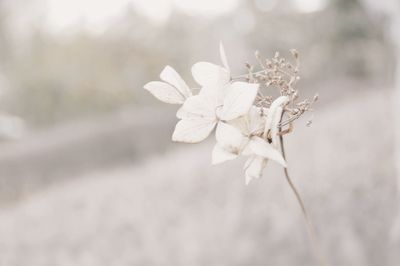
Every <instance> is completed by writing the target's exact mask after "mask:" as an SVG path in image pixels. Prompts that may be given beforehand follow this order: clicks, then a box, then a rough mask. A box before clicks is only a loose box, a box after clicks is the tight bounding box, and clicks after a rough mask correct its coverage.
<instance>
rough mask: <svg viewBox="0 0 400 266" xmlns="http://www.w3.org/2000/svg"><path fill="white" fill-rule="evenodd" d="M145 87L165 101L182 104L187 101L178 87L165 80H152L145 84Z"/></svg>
mask: <svg viewBox="0 0 400 266" xmlns="http://www.w3.org/2000/svg"><path fill="white" fill-rule="evenodd" d="M144 89H146V90H148V91H149V92H150V93H151V94H153V96H154V97H156V98H157V99H159V100H160V101H162V102H165V103H170V104H182V103H183V102H184V101H185V98H184V96H183V95H182V94H181V93H180V92H179V91H177V89H176V88H174V87H173V86H171V85H169V84H168V83H165V82H161V81H151V82H149V83H147V84H146V85H144Z"/></svg>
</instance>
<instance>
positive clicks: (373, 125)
mask: <svg viewBox="0 0 400 266" xmlns="http://www.w3.org/2000/svg"><path fill="white" fill-rule="evenodd" d="M377 2H378V1H374V0H283V1H282V0H281V1H278V0H249V1H245V0H219V1H212V0H201V1H200V0H198V1H196V0H146V1H141V0H114V1H107V0H47V1H45V0H16V1H15V0H2V1H1V2H0V90H1V96H0V110H1V117H0V137H1V142H0V265H1V266H3V265H5V266H9V265H11V266H13V265H30V266H36V265H40V266H42V265H51V266H54V265H82V266H89V265H96V266H97V265H122V266H123V265H141V266H142V265H143V266H146V265H163V266H164V265H174V266H176V265H185V266H188V265H196V266H197V265H218V266H220V265H272V266H278V265H315V264H314V263H315V261H314V260H313V257H312V256H311V253H310V246H309V241H308V238H307V234H306V230H305V227H304V222H303V220H302V217H301V213H300V210H299V207H298V205H297V203H296V201H295V198H294V196H293V194H292V192H291V191H290V189H289V187H288V185H287V184H286V183H285V180H284V175H283V172H282V169H280V168H279V167H278V166H277V165H274V164H272V163H271V164H270V165H268V167H267V169H266V171H265V173H264V178H263V179H261V180H257V181H255V182H253V183H251V184H250V185H249V186H245V185H244V177H243V173H242V165H243V161H232V162H228V163H226V164H223V165H220V166H211V165H210V156H211V149H212V140H209V141H206V142H204V143H202V144H197V145H182V144H174V143H171V140H170V136H171V133H172V130H173V127H174V123H175V122H176V120H177V119H176V118H175V111H176V107H174V106H166V105H163V104H160V103H158V101H157V100H155V99H154V98H152V97H151V96H150V95H149V94H148V93H147V92H146V91H144V90H143V89H142V86H143V84H145V83H146V82H147V81H150V80H154V79H157V76H158V74H159V72H160V71H161V70H162V68H163V67H164V66H165V65H167V64H170V65H172V66H173V67H174V68H176V69H177V70H178V71H179V72H180V73H181V74H182V76H183V77H184V78H185V80H187V82H188V83H189V84H191V85H193V86H194V85H195V83H194V81H193V79H192V78H191V76H190V67H191V65H192V64H193V63H195V62H197V61H200V60H204V61H211V62H215V63H219V58H218V44H219V41H220V40H221V41H222V42H223V43H224V44H225V48H226V52H227V54H228V58H229V61H230V65H231V66H232V68H233V72H234V73H236V74H242V73H243V72H244V62H246V61H250V62H254V59H253V53H254V51H255V50H259V51H260V52H261V54H262V55H264V56H272V55H273V54H274V52H275V51H280V52H281V53H282V54H284V55H288V54H289V53H288V50H289V49H290V48H297V49H298V50H299V51H300V53H301V58H302V80H301V82H300V83H299V88H300V89H301V92H302V94H303V95H304V96H305V97H310V96H312V95H313V94H314V93H315V92H318V93H319V95H320V99H321V100H320V101H319V102H318V104H317V105H316V108H315V109H316V110H315V112H314V113H313V124H312V126H311V127H306V126H305V124H306V121H307V118H309V116H308V117H306V118H304V119H302V120H300V121H298V122H297V123H296V126H295V132H294V133H293V134H292V135H290V136H288V137H287V145H286V146H287V153H288V162H289V167H290V172H291V174H292V176H293V179H294V182H295V183H296V184H297V185H298V187H299V190H300V191H301V193H302V195H303V197H304V200H305V203H306V205H307V206H308V208H309V211H310V215H311V217H312V219H313V221H314V224H315V225H316V228H317V231H318V235H319V238H320V242H321V247H322V249H323V251H324V253H325V254H326V256H327V258H328V260H329V262H330V265H351V266H356V265H360V266H365V265H371V266H376V265H379V266H381V265H382V266H383V265H390V266H396V265H399V264H400V206H399V196H398V195H399V193H400V191H399V188H400V181H398V180H400V176H399V169H400V163H399V159H398V158H400V156H399V154H400V147H399V143H400V142H399V139H400V134H399V132H400V130H399V127H400V119H399V117H398V114H399V113H400V97H399V95H400V93H399V92H400V89H396V87H399V88H400V85H399V84H400V74H398V73H400V72H399V71H397V70H396V69H397V68H396V65H397V63H398V62H400V60H399V59H400V37H399V36H400V3H398V2H397V0H385V1H379V2H383V3H377ZM398 76H399V78H398ZM396 84H397V85H396ZM396 166H397V167H396Z"/></svg>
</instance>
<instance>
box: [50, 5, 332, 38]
mask: <svg viewBox="0 0 400 266" xmlns="http://www.w3.org/2000/svg"><path fill="white" fill-rule="evenodd" d="M240 2H241V0H219V1H215V0H194V1H188V0H146V1H142V0H114V1H109V0H48V1H47V6H46V11H45V17H46V19H45V26H46V28H48V30H50V31H52V32H54V33H58V32H60V31H62V32H65V31H66V30H67V31H68V30H74V29H77V28H81V27H82V25H84V27H85V29H86V30H89V31H92V32H102V31H103V30H104V29H105V28H106V27H107V25H108V23H110V22H111V21H112V20H113V19H115V18H117V17H118V16H120V15H122V14H123V13H124V12H125V11H126V8H128V7H132V8H135V9H136V10H137V11H139V12H140V13H141V14H144V15H145V16H147V17H149V18H150V19H151V20H152V21H153V22H154V23H156V24H162V23H164V22H165V21H167V20H168V18H169V17H170V15H171V12H172V11H173V10H174V9H177V10H179V11H181V12H184V13H186V14H188V15H193V16H204V17H207V18H212V17H217V16H220V15H223V14H225V13H229V12H230V11H232V10H234V9H235V8H236V7H237V6H238V5H239V4H240ZM289 2H291V5H292V6H293V7H294V10H295V11H297V12H314V11H319V10H321V9H323V8H324V7H325V6H326V4H327V2H328V1H327V0H291V1H289ZM277 3H278V1H277V0H257V1H256V5H257V7H258V8H259V9H260V10H263V11H265V12H269V11H272V10H273V9H274V8H275V7H276V4H277Z"/></svg>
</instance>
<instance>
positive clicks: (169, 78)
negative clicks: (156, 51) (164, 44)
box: [160, 66, 192, 98]
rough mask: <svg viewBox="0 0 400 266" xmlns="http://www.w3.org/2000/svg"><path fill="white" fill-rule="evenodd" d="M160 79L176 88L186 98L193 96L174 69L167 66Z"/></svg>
mask: <svg viewBox="0 0 400 266" xmlns="http://www.w3.org/2000/svg"><path fill="white" fill-rule="evenodd" d="M160 78H161V80H163V81H165V82H167V83H169V84H171V85H173V86H174V87H176V88H177V89H178V91H179V92H180V93H181V94H182V95H183V96H184V97H185V98H188V97H190V96H192V92H191V90H190V89H189V87H188V85H187V84H186V82H185V81H184V80H183V79H182V77H181V76H180V75H179V74H178V72H176V71H175V69H173V68H172V67H170V66H166V67H165V68H164V69H163V71H162V72H161V74H160Z"/></svg>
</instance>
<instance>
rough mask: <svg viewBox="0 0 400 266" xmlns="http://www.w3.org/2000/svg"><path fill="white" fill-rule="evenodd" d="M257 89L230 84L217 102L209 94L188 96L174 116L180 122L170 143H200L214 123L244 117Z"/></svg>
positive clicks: (250, 85) (250, 86)
mask: <svg viewBox="0 0 400 266" xmlns="http://www.w3.org/2000/svg"><path fill="white" fill-rule="evenodd" d="M258 86H259V85H258V84H250V83H246V82H233V83H230V84H228V85H227V86H226V87H224V93H223V94H224V95H223V96H222V98H221V99H219V98H216V95H215V94H213V93H210V94H208V93H204V94H199V95H195V96H192V97H189V98H188V99H187V100H186V101H185V103H184V104H183V106H182V107H181V108H180V109H179V110H178V112H177V114H176V115H177V117H178V118H179V119H181V120H180V121H179V122H178V124H177V125H176V127H175V131H174V133H173V136H172V140H173V141H178V142H186V143H197V142H200V141H203V140H204V139H205V138H207V137H208V135H209V134H210V133H211V131H212V130H213V129H214V127H215V125H216V124H217V123H219V122H221V121H231V120H234V119H236V118H238V117H240V116H243V115H245V114H246V113H247V112H248V110H249V109H250V107H251V106H252V104H253V102H254V99H255V97H256V95H257V92H258ZM215 88H216V89H220V88H219V87H215Z"/></svg>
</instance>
